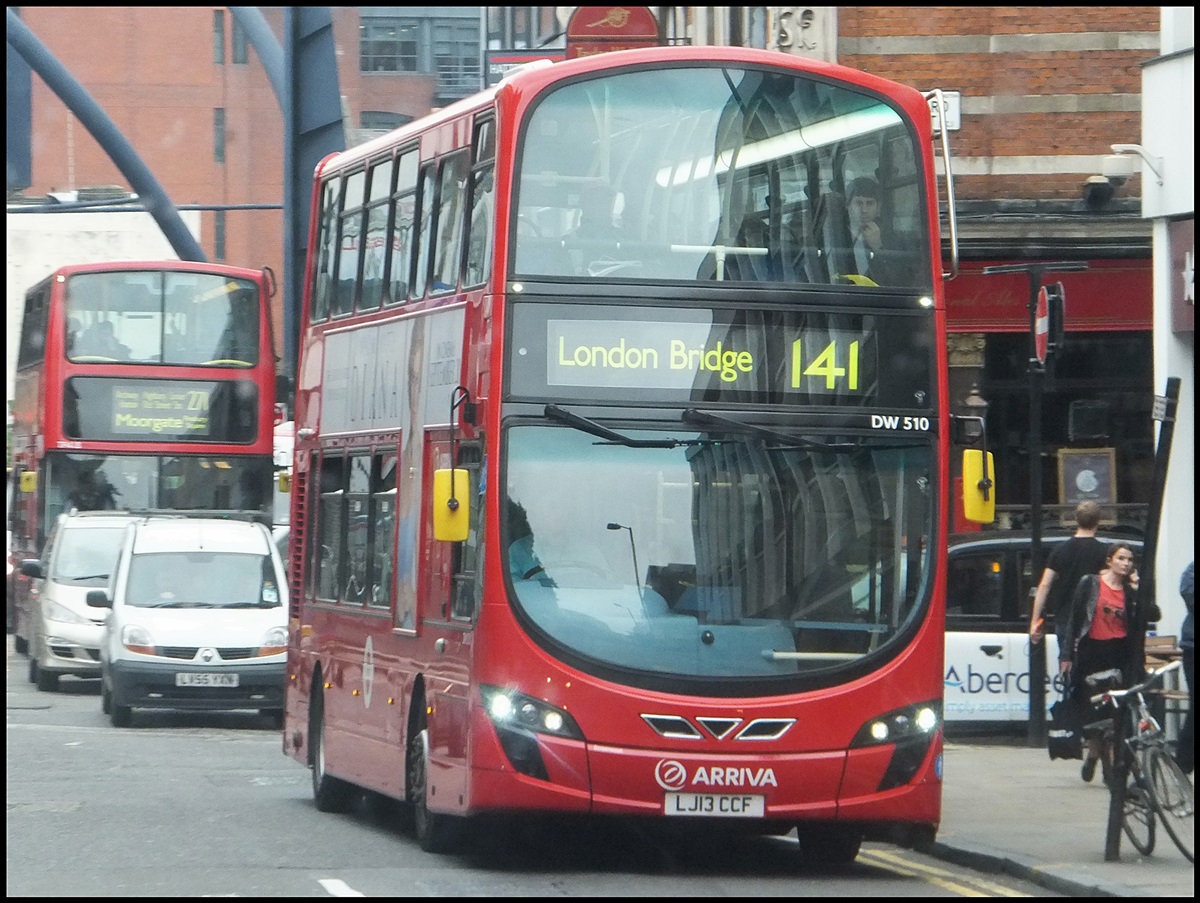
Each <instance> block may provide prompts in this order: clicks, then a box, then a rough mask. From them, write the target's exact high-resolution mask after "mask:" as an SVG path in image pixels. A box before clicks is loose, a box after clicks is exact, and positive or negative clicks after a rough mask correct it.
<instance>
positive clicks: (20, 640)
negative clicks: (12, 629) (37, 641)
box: [13, 633, 29, 655]
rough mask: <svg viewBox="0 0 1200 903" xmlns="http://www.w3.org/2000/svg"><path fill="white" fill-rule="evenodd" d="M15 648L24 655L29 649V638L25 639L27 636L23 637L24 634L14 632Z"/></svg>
mask: <svg viewBox="0 0 1200 903" xmlns="http://www.w3.org/2000/svg"><path fill="white" fill-rule="evenodd" d="M13 650H14V651H15V652H19V653H21V654H22V655H24V654H25V653H27V652H28V651H29V640H27V639H25V637H23V636H17V635H16V634H15V633H14V634H13Z"/></svg>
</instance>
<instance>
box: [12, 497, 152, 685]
mask: <svg viewBox="0 0 1200 903" xmlns="http://www.w3.org/2000/svg"><path fill="white" fill-rule="evenodd" d="M132 519H133V516H132V515H130V514H127V513H122V512H116V511H72V512H69V513H66V514H61V515H59V517H58V519H57V520H56V521H55V523H54V527H53V529H52V530H51V532H50V536H49V537H48V538H47V540H46V546H45V549H44V551H43V556H42V558H41V559H36V558H30V559H26V560H24V561H22V562H21V573H23V574H25V575H26V576H27V577H30V578H32V583H31V589H30V593H29V611H28V613H27V615H28V618H27V621H26V623H27V624H28V630H29V680H30V682H32V683H36V684H37V688H38V689H39V690H45V691H52V690H57V689H58V679H59V677H60V676H62V675H63V674H71V675H74V676H76V677H99V676H100V637H101V635H102V634H103V632H104V617H105V612H103V611H97V610H96V609H94V608H89V607H88V605H87V601H86V600H87V594H88V591H89V590H92V589H102V588H104V587H106V586H108V581H109V577H110V576H111V574H112V573H113V571H114V570H115V569H116V565H117V558H118V556H119V555H120V551H121V542H122V539H123V538H124V535H125V528H126V527H127V526H128V524H129V522H130V521H131V520H132Z"/></svg>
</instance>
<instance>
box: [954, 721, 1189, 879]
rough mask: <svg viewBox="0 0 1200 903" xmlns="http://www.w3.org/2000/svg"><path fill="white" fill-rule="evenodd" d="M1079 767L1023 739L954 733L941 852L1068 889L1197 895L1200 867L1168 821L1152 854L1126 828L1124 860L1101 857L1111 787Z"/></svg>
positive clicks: (964, 861) (967, 862)
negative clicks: (1198, 868)
mask: <svg viewBox="0 0 1200 903" xmlns="http://www.w3.org/2000/svg"><path fill="white" fill-rule="evenodd" d="M1079 766H1080V763H1079V762H1072V761H1063V760H1061V759H1060V760H1056V761H1052V760H1051V759H1050V757H1049V755H1048V754H1047V752H1046V750H1045V749H1038V748H1035V747H1030V746H1029V745H1027V744H1026V743H1025V742H1024V741H1023V740H1012V739H1010V740H992V739H983V740H978V741H975V740H965V739H964V740H950V741H948V742H947V743H946V752H945V787H944V792H943V798H942V825H941V830H940V831H939V832H938V839H937V843H936V844H935V845H934V849H933V853H934V855H936V856H938V857H940V858H942V859H945V860H949V861H953V862H958V863H960V864H963V865H967V866H970V867H972V868H983V869H989V870H994V871H998V872H1003V873H1006V874H1010V875H1015V876H1019V877H1021V878H1024V879H1027V880H1030V881H1034V882H1036V883H1037V884H1039V885H1040V886H1042V887H1044V888H1046V889H1047V890H1051V891H1054V892H1057V893H1063V894H1069V895H1071V896H1088V897H1092V896H1101V897H1192V896H1195V887H1196V880H1195V876H1196V871H1195V866H1194V865H1193V864H1192V863H1190V862H1188V861H1187V859H1186V858H1185V857H1184V856H1183V854H1182V853H1180V852H1179V850H1178V848H1177V847H1176V846H1175V844H1174V843H1173V842H1172V840H1171V838H1170V836H1168V834H1167V833H1166V831H1164V830H1163V828H1162V825H1161V824H1160V825H1159V826H1158V840H1157V843H1156V844H1155V848H1154V854H1153V855H1152V856H1148V857H1147V856H1142V855H1140V854H1139V853H1138V852H1137V850H1135V849H1134V848H1133V845H1132V844H1131V843H1130V842H1129V839H1128V838H1127V837H1125V835H1124V833H1122V835H1121V855H1120V859H1119V860H1118V861H1116V862H1105V861H1104V840H1105V833H1106V828H1107V824H1108V803H1109V794H1108V788H1107V787H1106V786H1105V785H1104V782H1103V781H1102V780H1101V778H1100V775H1099V774H1098V773H1097V775H1096V778H1095V780H1094V781H1093V783H1091V784H1085V783H1084V782H1083V780H1082V779H1081V778H1080V776H1079Z"/></svg>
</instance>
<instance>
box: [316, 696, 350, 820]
mask: <svg viewBox="0 0 1200 903" xmlns="http://www.w3.org/2000/svg"><path fill="white" fill-rule="evenodd" d="M313 686H314V687H320V686H321V683H320V678H319V676H318V677H316V678H314V679H313ZM308 765H309V767H310V768H311V769H312V791H313V801H314V802H315V803H316V804H317V810H318V811H320V812H345V811H346V810H347V809H349V808H350V803H351V801H352V798H353V787H351V785H350V784H348V783H346V782H345V781H343V780H342V779H341V778H335V777H333V776H332V775H330V774H329V773H328V772H327V771H326V770H325V698H324V696H323V695H322V694H321V692H320V691H319V690H314V692H313V699H312V707H311V709H310V711H309V713H308Z"/></svg>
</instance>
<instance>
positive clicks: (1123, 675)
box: [1058, 542, 1161, 781]
mask: <svg viewBox="0 0 1200 903" xmlns="http://www.w3.org/2000/svg"><path fill="white" fill-rule="evenodd" d="M1137 588H1138V574H1137V569H1136V568H1135V567H1134V558H1133V547H1132V546H1130V545H1129V543H1126V542H1114V543H1113V544H1112V545H1110V546H1109V547H1108V555H1107V557H1106V558H1105V565H1104V568H1103V569H1102V570H1101V571H1100V573H1099V574H1089V575H1087V576H1085V577H1083V578H1081V579H1080V581H1079V584H1078V585H1077V586H1076V587H1075V592H1074V593H1073V594H1072V596H1071V605H1070V611H1069V614H1068V617H1067V626H1066V630H1065V631H1064V633H1063V639H1064V640H1065V642H1064V644H1063V646H1062V648H1061V649H1060V650H1059V653H1058V657H1059V668H1060V670H1061V671H1062V672H1063V674H1064V675H1066V676H1067V677H1068V679H1069V681H1070V686H1071V695H1072V697H1073V699H1074V700H1075V703H1076V704H1077V706H1078V708H1079V711H1083V712H1090V711H1092V705H1091V696H1092V695H1093V694H1095V693H1096V692H1097V688H1096V687H1095V686H1089V684H1088V680H1087V678H1088V677H1089V676H1095V675H1098V674H1102V673H1104V672H1113V671H1115V672H1117V674H1119V675H1120V679H1121V681H1122V684H1123V685H1124V686H1129V685H1130V684H1131V683H1132V682H1133V681H1134V680H1136V679H1137V678H1139V677H1140V668H1139V665H1138V663H1137V662H1135V661H1134V655H1133V653H1134V644H1133V642H1132V641H1133V637H1134V633H1133V630H1134V628H1135V626H1136V625H1144V624H1145V623H1146V622H1147V621H1157V620H1158V619H1159V617H1161V614H1160V613H1159V610H1158V606H1157V605H1155V604H1154V603H1153V602H1151V603H1150V606H1151V607H1150V609H1149V610H1148V611H1149V615H1148V617H1147V618H1145V619H1142V618H1140V617H1139V615H1140V614H1141V612H1139V611H1138V607H1137V606H1138V593H1137ZM1113 676H1114V677H1116V674H1114V675H1113ZM1089 720H1092V721H1095V720H1099V716H1097V717H1095V718H1091V719H1089ZM1102 741H1103V737H1102V736H1101V735H1099V734H1097V733H1096V732H1094V731H1093V732H1089V734H1088V735H1087V736H1086V738H1085V748H1084V759H1083V767H1082V768H1081V770H1080V774H1081V776H1082V777H1083V779H1084V780H1085V781H1090V780H1092V778H1093V777H1094V776H1095V774H1096V763H1097V762H1098V761H1099V760H1100V752H1101V747H1102ZM1103 765H1104V773H1105V775H1106V776H1107V774H1108V770H1109V766H1110V765H1111V763H1110V762H1107V761H1105V762H1104V763H1103Z"/></svg>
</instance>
